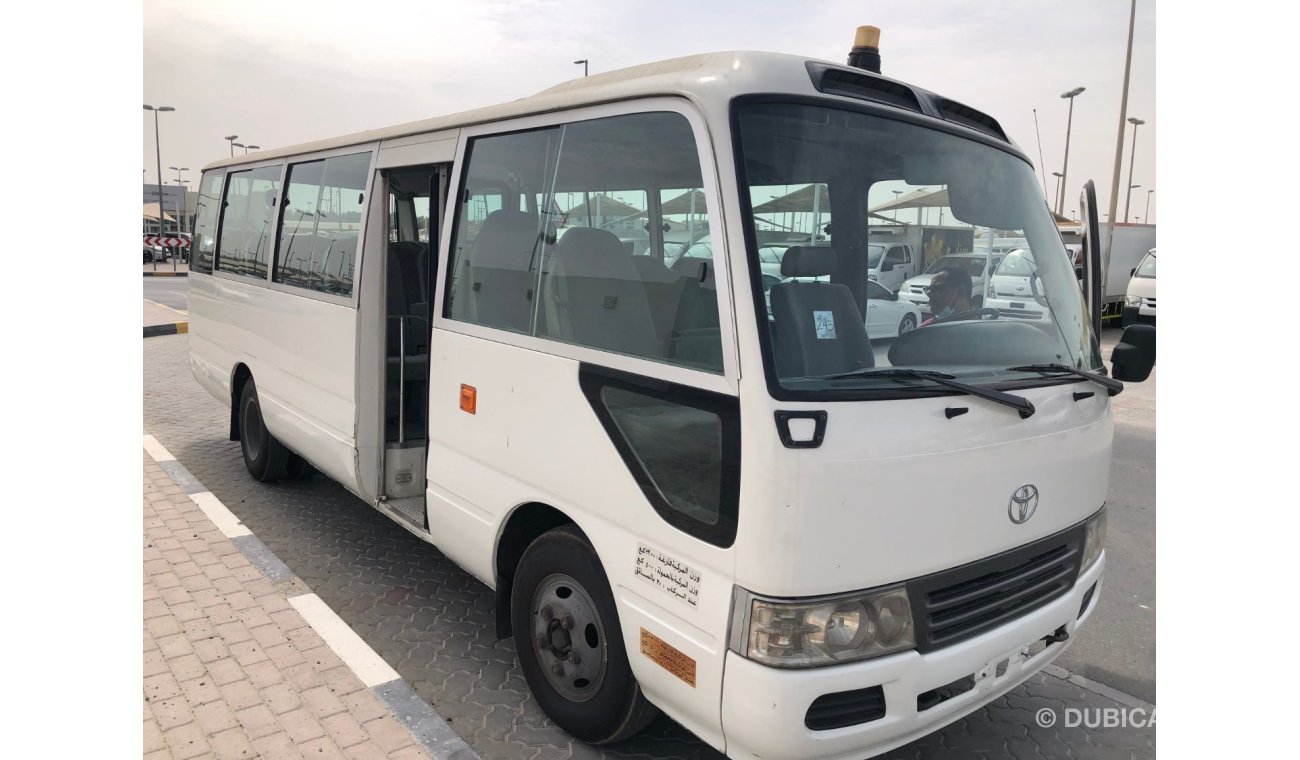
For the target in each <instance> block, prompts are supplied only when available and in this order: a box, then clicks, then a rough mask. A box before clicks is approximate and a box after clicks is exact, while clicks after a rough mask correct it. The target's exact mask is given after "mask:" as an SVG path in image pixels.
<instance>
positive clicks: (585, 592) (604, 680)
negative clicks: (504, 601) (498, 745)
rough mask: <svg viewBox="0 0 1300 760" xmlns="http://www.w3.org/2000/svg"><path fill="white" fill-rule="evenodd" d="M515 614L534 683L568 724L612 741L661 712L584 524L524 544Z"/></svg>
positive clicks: (583, 735)
mask: <svg viewBox="0 0 1300 760" xmlns="http://www.w3.org/2000/svg"><path fill="white" fill-rule="evenodd" d="M510 615H511V623H512V627H513V629H514V633H515V649H516V650H517V651H518V653H519V663H520V665H521V667H522V668H523V671H524V677H525V679H526V680H527V681H528V688H529V689H530V690H531V691H532V693H533V697H534V698H535V699H536V700H537V703H538V705H539V706H541V708H542V711H543V712H545V713H546V715H547V716H548V717H550V719H551V720H553V721H555V723H556V725H558V726H559V727H560V728H563V729H564V730H565V731H568V732H569V733H570V734H572V735H573V736H575V737H577V738H579V739H581V740H582V741H584V742H587V743H589V744H612V743H614V742H618V741H622V740H623V739H626V738H628V737H629V736H632V735H633V734H635V733H637V732H638V731H640V730H641V729H642V728H644V727H645V726H646V725H647V724H648V723H649V722H650V721H651V720H653V719H654V718H655V716H656V715H658V713H659V711H658V709H656V708H655V707H654V705H652V704H650V702H649V701H648V700H647V699H646V698H645V695H644V694H642V693H641V687H640V685H639V684H637V682H636V678H635V677H634V676H633V675H632V668H631V666H630V665H629V664H628V659H627V651H626V649H624V647H623V635H622V632H621V629H620V628H619V622H618V611H617V609H616V608H615V606H614V596H613V593H612V592H611V591H610V588H609V581H608V580H607V579H606V578H605V573H604V571H603V570H602V569H601V566H600V560H599V559H598V558H597V557H596V553H595V551H593V550H592V548H591V546H590V545H589V544H588V543H587V540H586V539H585V538H584V537H583V536H582V534H581V533H579V532H578V530H577V529H576V528H574V527H572V526H565V527H562V528H556V529H555V530H552V531H549V532H547V533H544V534H542V535H541V536H540V537H538V538H537V539H536V540H535V541H533V543H532V544H531V545H530V546H529V547H528V549H527V550H525V551H524V556H523V557H522V558H521V559H520V561H519V567H518V569H517V570H516V572H515V580H514V586H513V588H512V591H511V602H510Z"/></svg>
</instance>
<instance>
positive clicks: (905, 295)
mask: <svg viewBox="0 0 1300 760" xmlns="http://www.w3.org/2000/svg"><path fill="white" fill-rule="evenodd" d="M1002 257H1003V254H1000V253H993V254H991V255H990V254H987V253H950V254H948V255H947V256H943V257H940V258H938V259H935V260H934V261H933V262H931V263H930V266H928V267H926V268H925V271H924V272H922V273H921V274H918V275H917V276H915V277H913V278H911V279H909V280H907V281H906V282H904V283H903V285H902V287H900V288H899V289H898V297H899V299H901V300H904V301H907V302H909V303H911V304H912V305H914V306H916V307H917V308H918V309H920V310H921V311H922V312H924V313H927V314H928V313H929V311H930V295H929V294H928V293H927V292H926V288H928V287H930V280H933V279H934V276H935V274H937V273H938V272H939V270H940V269H944V268H947V267H952V266H957V267H962V268H963V269H965V270H966V271H968V272H970V279H971V294H970V302H971V306H973V307H975V308H979V307H981V306H983V305H984V289H985V283H986V282H987V281H988V275H989V272H992V271H996V270H997V268H998V264H999V263H1001V261H1002Z"/></svg>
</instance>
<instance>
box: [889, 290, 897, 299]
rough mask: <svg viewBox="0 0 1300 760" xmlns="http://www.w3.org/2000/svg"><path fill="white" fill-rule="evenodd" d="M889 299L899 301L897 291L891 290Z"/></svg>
mask: <svg viewBox="0 0 1300 760" xmlns="http://www.w3.org/2000/svg"><path fill="white" fill-rule="evenodd" d="M889 300H891V301H897V300H898V294H897V293H895V292H893V291H892V290H891V291H890V292H889Z"/></svg>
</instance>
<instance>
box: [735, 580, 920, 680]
mask: <svg viewBox="0 0 1300 760" xmlns="http://www.w3.org/2000/svg"><path fill="white" fill-rule="evenodd" d="M735 604H736V607H735V616H736V619H735V621H734V623H733V628H732V638H731V648H732V650H733V651H735V652H737V653H738V654H740V655H742V656H744V657H747V658H749V659H751V660H756V661H758V662H761V663H764V664H765V665H772V666H775V667H779V668H807V667H815V666H818V665H830V664H833V663H837V662H850V661H853V660H862V659H866V658H868V657H879V656H880V655H884V654H890V653H891V652H898V651H902V650H904V649H912V648H914V647H915V646H916V634H915V632H914V629H913V627H912V605H911V603H910V602H909V601H908V598H907V589H905V588H903V587H902V586H897V587H893V588H889V589H885V590H881V591H874V592H870V593H866V594H854V595H851V596H841V597H834V598H828V599H818V600H815V601H806V602H786V601H779V600H775V599H762V598H759V597H755V596H754V595H752V594H750V593H749V592H748V591H745V590H744V589H741V588H737V589H736V599H735Z"/></svg>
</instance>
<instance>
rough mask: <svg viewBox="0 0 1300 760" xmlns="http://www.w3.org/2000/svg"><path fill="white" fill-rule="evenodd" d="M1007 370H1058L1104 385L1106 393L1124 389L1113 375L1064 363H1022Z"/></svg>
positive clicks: (1111, 393) (1116, 394)
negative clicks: (1108, 375) (1100, 373)
mask: <svg viewBox="0 0 1300 760" xmlns="http://www.w3.org/2000/svg"><path fill="white" fill-rule="evenodd" d="M1007 371H1008V372H1059V373H1064V374H1068V375H1074V376H1075V377H1082V378H1083V379H1085V380H1091V381H1093V382H1094V383H1096V384H1098V385H1100V386H1102V387H1104V388H1105V389H1106V393H1107V395H1110V396H1118V395H1119V394H1120V393H1121V392H1122V391H1123V390H1124V383H1122V382H1120V381H1119V380H1116V379H1115V378H1113V377H1106V376H1105V375H1099V374H1097V373H1096V372H1088V371H1087V370H1082V369H1075V368H1074V367H1070V366H1067V365H1065V364H1022V365H1021V366H1019V367H1007Z"/></svg>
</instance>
